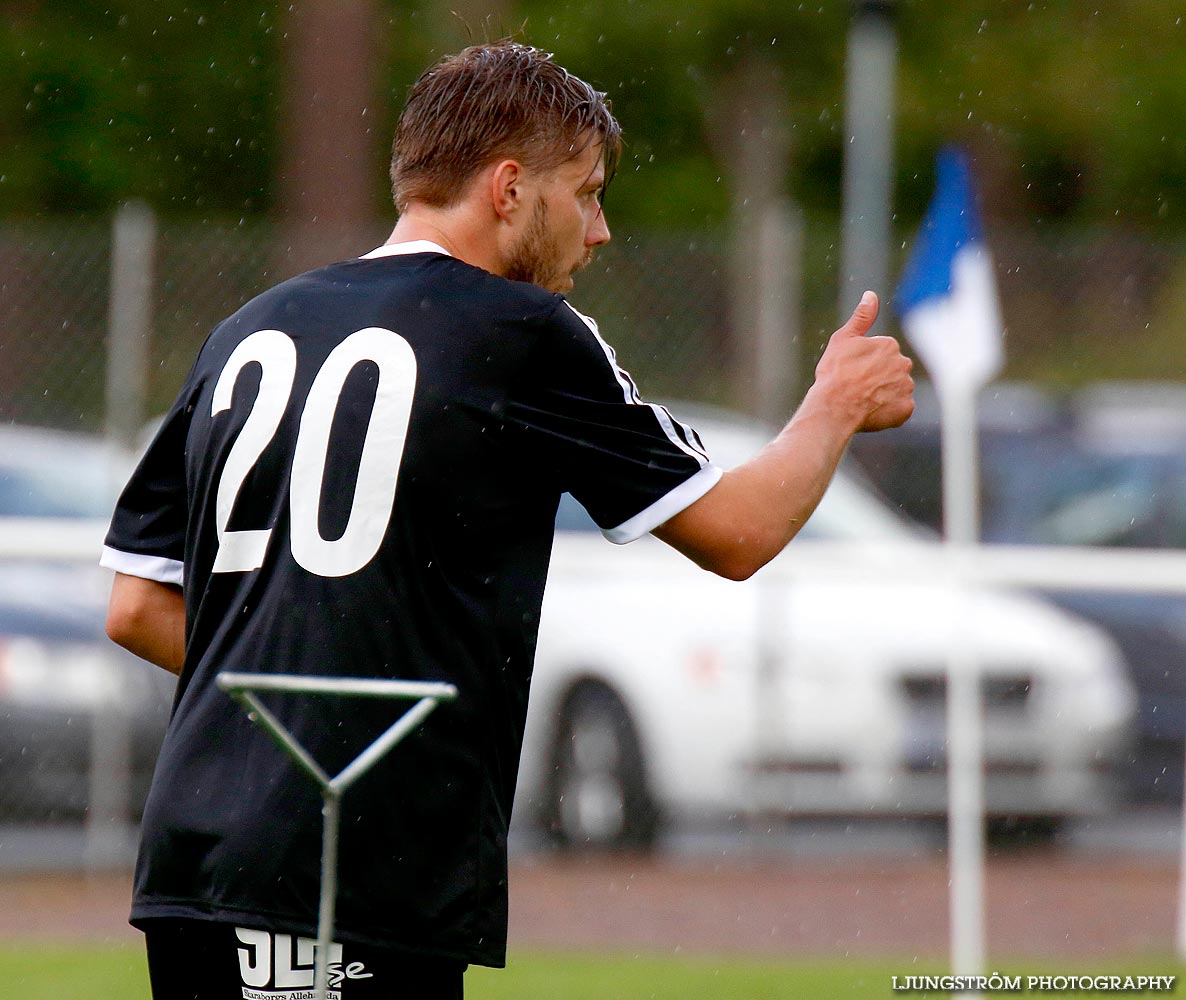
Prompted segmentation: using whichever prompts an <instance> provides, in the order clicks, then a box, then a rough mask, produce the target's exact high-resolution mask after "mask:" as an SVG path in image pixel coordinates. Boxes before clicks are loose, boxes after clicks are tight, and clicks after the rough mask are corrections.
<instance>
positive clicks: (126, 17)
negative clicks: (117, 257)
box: [0, 0, 279, 215]
mask: <svg viewBox="0 0 1186 1000" xmlns="http://www.w3.org/2000/svg"><path fill="white" fill-rule="evenodd" d="M275 25H276V17H275V14H274V12H273V7H272V5H263V6H262V7H261V6H256V5H250V4H247V5H240V4H237V3H233V2H229V3H228V2H221V0H185V2H181V0H102V2H97V0H41V2H32V0H15V2H9V3H6V4H5V5H4V7H3V9H2V10H0V137H3V144H2V147H0V213H3V214H5V215H13V214H32V213H59V212H87V211H95V210H104V209H108V208H110V207H111V206H113V205H115V204H117V203H119V202H120V201H122V200H125V199H127V198H129V197H132V196H137V197H142V198H145V199H146V200H148V201H149V202H151V203H152V204H153V205H154V206H155V207H156V208H157V209H159V210H161V211H163V212H170V211H184V212H195V211H196V212H216V213H230V212H233V213H245V212H256V211H260V210H263V209H265V208H267V207H268V198H269V193H270V190H269V184H270V177H271V174H272V170H273V161H274V157H275V153H276V150H275V135H276V124H277V123H276V121H275V117H276V114H275V108H274V106H273V97H274V94H275V83H276V77H277V57H278V52H279V45H278V38H277V32H276V30H275Z"/></svg>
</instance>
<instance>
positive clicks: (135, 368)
mask: <svg viewBox="0 0 1186 1000" xmlns="http://www.w3.org/2000/svg"><path fill="white" fill-rule="evenodd" d="M111 241H112V247H111V294H110V300H109V301H110V304H109V306H108V319H107V382H106V420H105V422H106V425H107V434H108V436H109V437H110V438H111V439H112V440H114V441H117V442H119V443H120V444H122V445H124V446H126V447H131V446H133V445H134V444H135V442H136V438H137V437H138V435H139V434H140V430H141V428H142V427H143V425H144V419H145V406H146V398H147V389H148V353H149V352H148V345H149V337H150V336H151V332H152V287H153V276H152V275H153V269H152V264H153V257H154V255H155V251H156V218H155V216H154V215H153V213H152V209H151V208H149V207H148V205H146V204H145V203H144V202H141V201H131V202H128V203H127V204H126V205H124V206H123V207H122V208H120V210H119V211H118V212H116V214H115V219H114V221H113V223H112V234H111Z"/></svg>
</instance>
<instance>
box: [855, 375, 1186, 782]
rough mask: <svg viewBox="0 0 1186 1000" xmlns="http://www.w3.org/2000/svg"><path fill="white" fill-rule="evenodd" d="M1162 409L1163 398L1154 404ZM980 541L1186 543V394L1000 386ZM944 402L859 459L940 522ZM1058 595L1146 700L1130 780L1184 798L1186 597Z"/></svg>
mask: <svg viewBox="0 0 1186 1000" xmlns="http://www.w3.org/2000/svg"><path fill="white" fill-rule="evenodd" d="M1154 403H1155V404H1156V405H1151V404H1154ZM978 417H979V454H980V508H981V509H980V519H981V538H982V539H983V540H984V541H986V542H989V543H993V542H997V543H1012V544H1045V545H1101V546H1127V547H1141V548H1181V547H1186V396H1183V395H1182V394H1181V393H1180V392H1156V391H1150V390H1149V389H1148V387H1139V388H1138V387H1133V388H1130V389H1127V390H1120V389H1117V388H1116V387H1110V388H1096V389H1092V390H1088V391H1085V392H1083V393H1081V394H1080V395H1079V396H1078V397H1076V398H1073V399H1065V400H1059V399H1055V398H1053V397H1051V396H1050V395H1048V394H1045V393H1043V392H1041V391H1039V390H1036V389H1034V388H1032V387H1029V386H1024V385H1008V384H1006V385H1001V386H994V387H990V388H989V389H988V390H986V391H985V393H984V394H983V395H982V398H981V400H980V406H979V413H978ZM940 447H941V443H940V420H939V408H938V405H937V400H936V398H935V396H934V395H933V393H931V392H929V391H928V390H927V388H926V387H925V386H924V387H921V391H920V392H919V393H918V408H917V410H916V413H915V416H914V417H913V418H912V419H911V420H910V421H909V422H908V423H907V424H906V425H905V426H903V427H901V428H897V429H895V430H892V431H886V432H884V433H882V434H877V435H862V436H859V437H858V438H857V439H856V440H854V441H853V444H852V446H851V456H852V458H854V459H855V460H856V462H857V463H858V464H859V465H860V466H861V468H862V469H863V470H864V471H865V472H866V474H867V475H868V476H869V478H870V479H871V480H872V481H873V482H874V483H875V484H876V486H877V488H878V489H879V490H880V491H881V492H882V493H883V495H885V496H886V497H887V498H888V499H889V500H890V501H891V502H892V503H894V504H896V505H897V506H899V507H900V508H901V509H902V510H903V511H904V512H906V513H908V514H910V515H911V516H912V517H915V518H917V519H918V520H920V521H922V522H923V523H925V524H928V525H930V526H932V527H934V528H936V529H938V528H941V526H942V476H941V457H940ZM1046 596H1048V597H1049V598H1050V599H1051V600H1053V601H1055V602H1056V603H1058V604H1059V605H1061V606H1062V607H1064V608H1066V609H1067V610H1069V611H1072V612H1074V613H1076V614H1079V615H1081V616H1083V617H1086V618H1089V619H1091V620H1093V621H1095V622H1097V623H1099V624H1101V625H1103V626H1104V627H1105V628H1107V629H1108V631H1109V632H1110V633H1111V634H1112V636H1113V638H1114V639H1115V640H1116V642H1117V644H1118V645H1119V646H1120V648H1121V649H1122V651H1123V653H1124V656H1125V659H1126V661H1127V663H1128V668H1129V670H1130V673H1131V676H1132V680H1133V683H1134V685H1135V687H1136V689H1137V694H1138V709H1137V720H1136V738H1135V742H1134V746H1133V750H1132V753H1131V755H1130V759H1129V760H1128V761H1127V763H1126V765H1124V767H1123V773H1122V779H1123V783H1124V787H1125V789H1126V792H1127V794H1128V796H1129V797H1130V798H1131V799H1133V800H1136V801H1147V802H1166V803H1172V802H1178V801H1180V800H1181V798H1182V791H1183V757H1184V752H1186V598H1183V597H1181V596H1178V595H1173V594H1155V593H1149V594H1132V593H1121V592H1110V591H1098V590H1083V591H1064V590H1060V591H1052V592H1050V593H1048V594H1047V595H1046Z"/></svg>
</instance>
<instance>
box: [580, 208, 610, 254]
mask: <svg viewBox="0 0 1186 1000" xmlns="http://www.w3.org/2000/svg"><path fill="white" fill-rule="evenodd" d="M609 240H610V236H609V225H608V224H607V223H606V221H605V212H604V210H602V209H600V208H599V209H598V210H597V215H596V217H595V218H594V219H593V224H592V225H591V226H590V227H589V231H588V232H587V233H586V234H585V246H587V247H589V248H590V249H592V248H593V247H599V246H601V245H602V244H603V243H608V242H609Z"/></svg>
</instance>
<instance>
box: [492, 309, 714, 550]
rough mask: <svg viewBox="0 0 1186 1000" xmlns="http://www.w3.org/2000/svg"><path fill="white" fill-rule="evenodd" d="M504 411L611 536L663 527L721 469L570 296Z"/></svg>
mask: <svg viewBox="0 0 1186 1000" xmlns="http://www.w3.org/2000/svg"><path fill="white" fill-rule="evenodd" d="M506 416H507V418H508V420H509V421H510V423H511V424H512V426H514V427H516V428H517V429H519V430H521V431H522V432H523V433H524V435H525V436H526V438H527V439H528V440H529V441H530V442H531V445H532V447H533V461H536V462H538V463H542V470H543V471H544V472H545V473H546V474H549V475H552V476H554V477H555V478H556V479H557V482H558V485H559V487H560V489H561V490H562V491H567V492H569V493H572V495H573V496H574V497H575V498H576V499H577V500H579V501H580V503H581V504H582V505H583V506H584V507H585V509H586V510H587V511H588V512H589V514H590V516H591V517H592V518H593V520H594V521H596V522H597V524H598V526H599V527H600V528H601V530H602V533H603V534H604V535H605V536H606V537H607V538H608V539H609V540H610V541H612V542H617V543H624V542H630V541H633V540H634V539H636V538H639V537H641V536H642V535H644V534H646V533H647V532H649V531H651V530H653V529H654V528H657V527H658V526H659V525H661V524H663V522H665V521H666V520H668V519H669V518H670V517H672V516H673V515H675V514H678V513H679V512H680V511H681V510H683V509H684V508H685V507H688V506H689V505H690V504H692V503H694V502H695V501H696V500H698V499H700V497H702V496H703V495H704V494H705V493H707V492H708V491H709V490H710V489H712V487H713V486H714V485H716V483H717V481H718V480H719V479H720V477H721V475H722V470H721V469H720V468H719V467H717V466H715V465H713V464H712V462H711V461H710V460H709V457H708V454H707V452H706V451H705V449H704V445H703V444H702V443H701V441H700V437H699V436H698V435H697V434H696V432H695V431H694V430H693V429H692V428H691V427H689V426H688V425H687V424H684V423H682V422H681V421H679V420H677V419H676V418H675V417H674V416H672V414H671V413H670V412H669V411H668V410H667V409H666V407H663V406H660V405H658V404H655V403H648V402H645V401H644V400H643V399H642V398H641V397H640V396H639V393H638V389H637V388H636V386H635V384H634V382H633V381H632V380H631V378H630V376H629V375H628V374H627V373H626V372H625V371H623V370H622V368H620V367H619V366H618V363H617V358H616V356H615V354H614V351H613V348H611V347H610V346H609V344H607V343H606V342H605V341H604V340H603V339H602V338H601V335H600V334H599V332H598V330H597V324H596V323H594V322H593V320H591V319H589V318H588V317H586V316H582V315H581V314H580V313H578V312H577V311H576V310H575V309H573V308H572V307H571V306H569V305H568V304H567V302H563V303H562V304H561V305H560V307H559V308H558V310H557V312H556V314H555V315H554V316H553V318H552V321H551V322H550V323H549V325H548V328H547V329H546V330H545V331H544V333H543V335H542V337H541V339H540V342H539V344H538V347H537V349H536V351H535V354H534V356H533V358H532V362H531V364H530V365H529V366H528V371H527V373H526V376H525V378H524V380H523V383H522V384H521V385H519V386H518V387H517V388H516V391H515V392H514V393H513V395H512V397H511V398H510V399H509V400H508V403H507V409H506Z"/></svg>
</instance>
